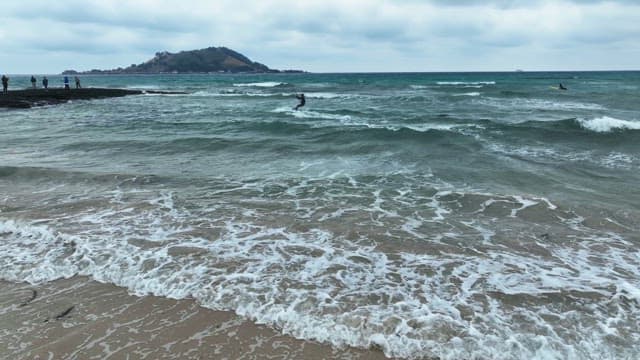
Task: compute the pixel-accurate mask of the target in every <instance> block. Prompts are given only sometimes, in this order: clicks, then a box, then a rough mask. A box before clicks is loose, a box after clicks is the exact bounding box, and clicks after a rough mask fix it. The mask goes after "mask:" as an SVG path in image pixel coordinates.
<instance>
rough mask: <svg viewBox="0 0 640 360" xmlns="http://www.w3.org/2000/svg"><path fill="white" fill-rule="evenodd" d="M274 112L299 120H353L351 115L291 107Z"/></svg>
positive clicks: (280, 108)
mask: <svg viewBox="0 0 640 360" xmlns="http://www.w3.org/2000/svg"><path fill="white" fill-rule="evenodd" d="M273 112H274V113H282V114H287V115H291V116H293V117H295V118H298V119H326V120H340V121H350V120H351V116H349V115H338V114H329V113H321V112H318V111H312V110H293V108H290V107H279V108H277V109H275V110H273Z"/></svg>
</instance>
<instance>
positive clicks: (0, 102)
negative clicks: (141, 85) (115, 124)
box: [0, 88, 185, 109]
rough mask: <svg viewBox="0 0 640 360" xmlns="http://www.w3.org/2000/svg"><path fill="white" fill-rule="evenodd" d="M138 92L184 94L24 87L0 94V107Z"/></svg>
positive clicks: (17, 107)
mask: <svg viewBox="0 0 640 360" xmlns="http://www.w3.org/2000/svg"><path fill="white" fill-rule="evenodd" d="M140 94H185V93H184V92H174V91H150V90H146V91H143V90H132V89H105V88H82V89H68V90H67V89H47V90H45V89H26V90H11V91H9V92H8V93H7V94H0V108H14V109H28V108H31V107H34V106H44V105H56V104H62V103H65V102H68V101H70V100H90V99H104V98H112V97H121V96H127V95H140Z"/></svg>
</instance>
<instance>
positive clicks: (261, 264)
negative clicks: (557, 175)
mask: <svg viewBox="0 0 640 360" xmlns="http://www.w3.org/2000/svg"><path fill="white" fill-rule="evenodd" d="M304 166H306V165H304ZM343 173H348V169H345V170H341V172H334V171H333V170H329V171H327V173H326V175H324V176H322V177H321V178H320V179H304V180H302V181H300V182H297V183H295V182H294V183H288V184H287V183H283V182H274V181H268V182H266V183H265V182H250V183H237V184H235V183H234V184H229V185H230V186H227V187H224V190H223V191H224V192H220V193H213V192H210V193H208V196H209V197H211V201H212V202H215V203H216V204H217V205H216V206H220V208H216V209H214V210H211V211H210V212H205V213H202V214H200V215H198V214H193V213H191V212H189V211H187V210H185V209H184V208H181V207H180V205H179V202H180V199H179V197H178V196H177V195H176V194H173V193H171V192H161V193H154V192H149V193H145V192H140V191H137V192H135V193H130V194H123V193H122V192H121V191H118V192H117V193H115V194H113V196H114V199H115V200H117V201H113V202H111V201H110V202H109V204H110V206H112V208H102V209H96V208H94V207H93V206H92V207H91V208H90V209H88V210H87V211H86V212H85V213H80V214H75V215H73V214H68V215H66V216H65V217H61V218H59V219H56V220H55V221H49V223H50V224H51V225H49V226H44V225H34V224H31V223H28V222H25V221H17V220H4V219H3V220H0V240H1V241H0V278H2V279H6V280H12V281H29V282H34V283H37V282H44V281H49V280H53V279H56V278H60V277H67V276H73V275H75V274H81V275H87V276H91V277H93V278H94V279H96V280H99V281H103V282H109V283H114V284H116V285H119V286H124V287H126V288H128V289H129V290H130V291H132V292H133V293H136V294H140V295H143V294H155V295H158V296H165V297H171V298H176V299H184V298H194V299H195V300H196V301H198V303H200V304H202V305H203V306H206V307H209V308H212V309H217V310H230V311H235V312H236V313H238V314H239V315H242V316H245V317H247V318H250V319H253V320H254V321H256V322H257V323H261V324H268V325H270V326H274V327H277V328H278V329H280V330H282V332H283V333H285V334H289V335H292V336H295V337H298V338H303V339H310V340H317V341H323V342H328V343H331V344H334V345H335V346H345V345H350V346H358V347H370V346H376V347H379V348H381V349H382V350H383V351H384V353H385V354H386V355H387V356H389V357H392V356H393V357H402V358H418V357H433V358H442V359H459V358H464V359H473V358H478V359H479V358H492V359H494V358H495V359H511V358H523V359H524V358H527V359H529V358H530V359H545V358H566V359H581V358H585V357H586V358H589V357H593V358H599V359H614V358H626V357H630V356H631V355H632V354H635V353H638V351H640V345H639V343H638V342H637V341H635V340H637V339H633V338H624V336H621V338H620V339H616V342H618V341H620V342H622V345H620V347H616V346H617V345H615V343H613V342H610V341H609V340H608V337H610V336H611V334H612V333H614V332H615V331H617V332H619V333H620V335H626V336H629V333H630V336H635V335H634V334H638V333H639V332H638V324H637V322H635V319H637V316H638V315H639V314H640V305H638V303H637V299H638V297H639V296H640V295H639V294H640V290H638V289H640V283H639V282H638V279H639V278H640V271H639V270H638V269H639V268H640V256H639V255H638V252H637V250H636V249H635V248H634V247H633V246H634V244H633V243H632V242H628V241H626V240H625V239H623V238H621V237H619V236H616V235H615V234H607V233H601V232H600V233H596V232H595V231H594V229H591V228H588V227H587V225H585V222H584V221H583V220H584V219H583V218H580V217H578V216H572V215H571V214H569V213H564V212H562V211H561V210H559V209H557V207H556V206H555V205H553V204H551V202H549V201H548V200H545V199H537V198H532V197H527V196H498V195H495V194H483V193H464V192H456V191H455V190H451V189H436V190H437V191H436V192H435V193H434V191H433V190H434V189H433V188H432V187H431V186H424V185H423V184H425V183H429V181H430V180H429V178H428V177H427V178H416V179H412V182H411V183H412V184H420V185H418V187H416V188H413V187H406V188H404V187H401V188H399V189H398V190H397V191H389V190H388V189H387V190H383V187H384V185H385V181H388V179H389V178H390V177H384V180H381V182H380V183H377V182H371V181H370V180H359V179H353V178H351V177H347V176H341V175H340V174H343ZM396 180H398V179H397V178H396ZM321 181H327V182H328V183H330V184H334V183H340V184H343V186H346V187H347V189H348V191H346V192H344V193H341V192H336V191H335V190H336V189H337V187H335V186H333V187H330V189H328V190H325V191H323V190H321V189H323V188H326V184H322V183H321ZM421 186H424V187H421ZM273 187H282V188H283V189H284V190H283V191H282V192H281V193H278V196H277V200H274V201H272V202H269V199H268V198H267V197H266V196H264V195H263V196H260V195H258V194H261V191H265V190H264V189H265V188H273ZM234 193H235V194H237V195H238V198H239V200H237V202H236V203H234V202H233V201H234V196H233V195H234ZM467 195H472V196H469V198H467V199H466V200H465V201H462V199H463V198H465V197H466V196H467ZM220 196H223V197H222V198H223V199H225V201H219V199H221V197H220ZM132 198H135V199H137V200H136V201H137V202H135V203H131V199H132ZM141 200H142V201H141ZM467 200H468V201H471V202H473V201H476V202H477V206H478V207H479V208H481V209H486V208H487V207H489V206H490V205H491V204H496V203H501V204H506V205H508V206H510V207H511V208H512V209H513V210H512V212H511V215H513V216H515V217H516V218H513V219H511V218H509V222H508V223H509V224H511V223H512V222H514V221H517V216H519V215H522V213H521V210H523V209H526V208H529V207H531V206H533V205H534V204H537V203H545V204H546V211H551V212H553V214H551V215H554V218H558V219H561V220H559V221H562V224H563V225H564V226H565V227H564V228H563V229H562V230H563V231H570V235H571V236H567V237H564V238H563V239H564V240H566V241H557V242H556V241H549V242H544V243H540V245H539V246H543V247H544V248H545V249H546V251H548V252H549V253H550V254H551V256H548V257H541V256H537V255H532V254H531V253H529V252H518V251H514V250H512V249H510V248H508V247H500V246H497V244H496V243H495V242H496V241H497V240H498V239H497V238H498V235H499V233H502V236H503V237H504V235H505V234H504V232H505V231H507V234H506V235H507V236H506V237H507V238H510V236H513V237H517V238H521V239H522V241H523V243H526V242H527V241H531V242H534V241H535V240H536V238H535V235H533V236H532V234H528V233H526V232H522V231H521V229H514V230H513V233H508V231H509V229H504V228H503V227H502V225H503V224H504V223H494V221H497V219H493V218H490V219H488V218H486V217H484V216H483V213H484V211H481V212H474V211H473V210H474V208H465V210H464V211H463V212H460V211H459V210H457V209H458V206H459V205H460V204H462V203H464V202H466V201H467ZM256 203H259V204H268V205H269V206H265V207H263V206H258V207H256V206H255V204H256ZM305 203H306V205H305ZM272 206H278V208H280V209H282V208H292V209H295V211H296V215H297V214H298V213H304V212H305V210H306V209H307V208H305V206H306V207H308V208H309V209H312V211H309V212H308V213H307V214H306V215H305V216H306V217H303V218H304V221H301V222H300V223H303V224H305V226H304V227H306V229H300V228H298V227H297V226H293V225H292V226H287V225H286V224H288V223H290V221H291V217H290V215H291V214H289V213H285V214H281V216H280V217H279V215H278V212H277V211H271V212H268V213H265V210H264V209H265V208H267V207H272ZM280 206H284V207H280ZM190 209H191V207H190ZM193 211H195V210H193ZM265 214H267V215H268V216H265ZM469 214H475V215H473V216H471V217H470V216H469ZM265 218H270V219H265ZM297 219H298V220H300V217H297ZM190 223H195V224H198V228H199V229H198V231H197V232H191V231H190V230H191V228H190V226H189V224H190ZM344 224H348V227H349V228H352V229H351V230H350V231H349V234H347V231H345V230H343V231H345V232H341V231H340V230H339V229H341V228H343V227H344ZM306 225H311V226H309V227H307V226H306ZM556 226H558V224H556ZM304 227H303V228H304ZM72 228H75V229H78V228H79V229H80V231H78V232H77V235H73V236H72V235H69V234H65V233H63V232H62V231H70V229H72ZM204 229H215V230H216V231H214V232H213V234H214V235H210V236H211V238H207V236H206V235H202V234H206V232H205V231H204ZM365 229H367V231H365V232H364V233H360V231H363V230H365ZM467 230H469V231H467ZM351 231H352V232H351ZM369 236H372V237H376V236H378V237H380V238H385V239H387V238H388V239H390V240H389V241H390V242H394V241H395V240H396V239H397V240H398V241H407V244H408V246H407V247H405V246H404V243H401V245H400V246H398V247H395V248H394V250H393V251H391V252H385V251H383V249H384V247H385V244H384V243H382V242H381V243H380V244H378V243H377V240H375V239H374V240H372V239H369ZM347 237H348V238H347ZM447 238H449V239H447ZM447 241H452V242H447ZM411 242H416V243H419V244H425V245H427V246H425V247H418V249H419V250H420V251H417V252H413V251H412V252H410V251H409V250H408V248H409V247H411V246H412V245H411V244H410V243H411ZM456 242H459V243H460V246H459V247H455V246H453V245H452V244H455V243H456ZM72 243H73V244H74V245H71V244H72ZM439 245H445V246H439ZM181 249H182V250H181ZM180 251H186V252H187V255H180ZM614 264H615V265H614ZM614 266H615V268H614ZM582 292H584V293H585V294H587V295H584V296H581V295H580V293H582ZM496 293H497V294H498V295H497V296H496V295H492V294H496ZM566 294H574V295H572V296H576V297H579V300H578V301H571V302H566V303H565V302H562V303H560V302H553V303H551V304H549V302H548V300H545V299H549V298H553V297H554V296H559V297H566ZM537 297H541V298H542V299H543V300H542V301H539V302H538V301H531V299H536V298H537ZM616 299H618V300H616ZM628 299H632V300H634V301H636V302H633V301H632V302H629V301H628ZM616 301H617V302H616ZM584 309H588V311H583V310H584ZM554 319H555V320H554ZM612 319H615V320H612ZM618 323H619V324H624V326H620V327H617V326H616V324H618ZM614 329H615V331H614ZM622 332H626V333H624V334H623V333H622Z"/></svg>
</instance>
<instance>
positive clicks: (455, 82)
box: [436, 81, 496, 86]
mask: <svg viewBox="0 0 640 360" xmlns="http://www.w3.org/2000/svg"><path fill="white" fill-rule="evenodd" d="M436 84H438V85H453V86H458V85H470V86H478V85H495V84H496V82H495V81H438V82H437V83H436Z"/></svg>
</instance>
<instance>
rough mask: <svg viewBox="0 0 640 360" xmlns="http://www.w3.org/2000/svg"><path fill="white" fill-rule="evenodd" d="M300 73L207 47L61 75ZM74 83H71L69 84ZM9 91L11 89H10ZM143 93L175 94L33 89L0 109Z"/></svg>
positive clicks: (16, 93) (3, 100)
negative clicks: (116, 66) (123, 64)
mask: <svg viewBox="0 0 640 360" xmlns="http://www.w3.org/2000/svg"><path fill="white" fill-rule="evenodd" d="M303 72H304V71H301V70H274V69H270V68H269V67H268V66H266V65H264V64H261V63H258V62H255V61H251V60H250V59H249V58H247V57H246V56H244V55H242V54H240V53H238V52H235V51H233V50H231V49H228V48H226V47H219V48H216V47H210V48H206V49H200V50H191V51H181V52H179V53H176V54H172V53H170V52H167V51H164V52H159V53H156V56H155V57H154V58H153V59H151V60H149V61H146V62H144V63H142V64H139V65H135V64H134V65H131V66H129V67H127V68H117V69H113V70H95V69H94V70H90V71H83V72H79V71H75V70H66V71H64V72H63V73H62V75H66V76H77V75H101V74H104V75H110V74H195V73H303ZM71 82H73V81H71ZM9 87H10V86H9ZM143 93H156V94H178V93H180V92H172V91H150V90H134V89H103V88H95V87H89V88H69V89H63V88H48V89H44V88H41V87H33V88H28V89H20V90H9V91H7V92H6V93H3V94H2V95H0V108H20V109H25V108H31V107H34V106H43V105H55V104H61V103H65V102H67V101H69V100H88V99H101V98H110V97H119V96H127V95H138V94H143Z"/></svg>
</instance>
